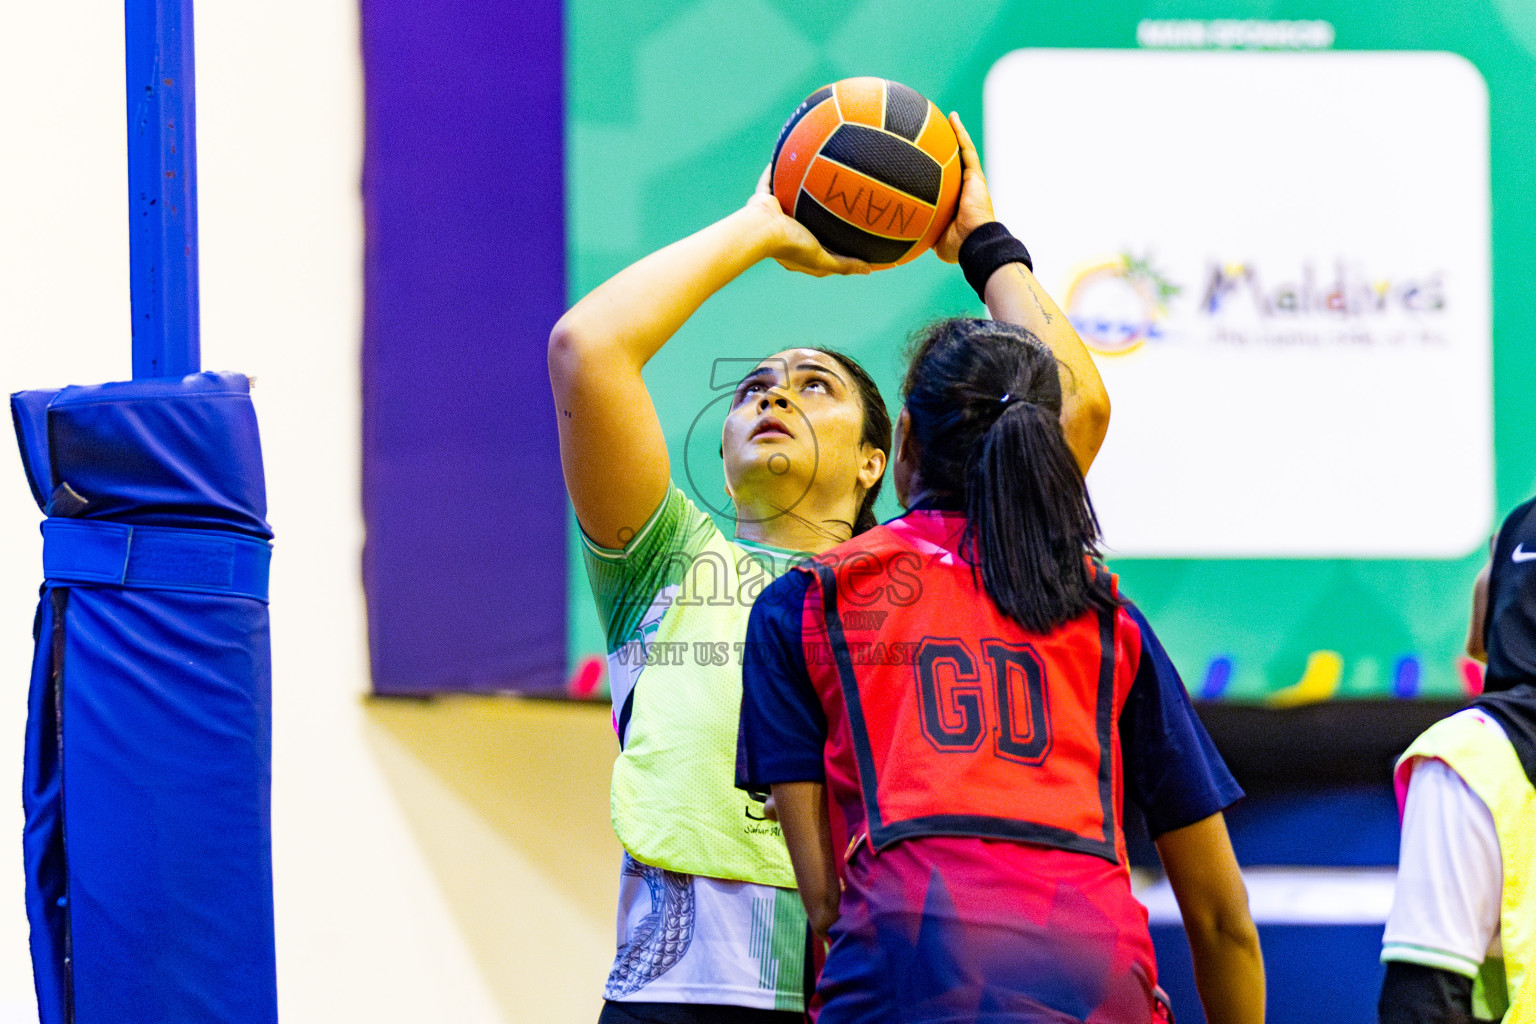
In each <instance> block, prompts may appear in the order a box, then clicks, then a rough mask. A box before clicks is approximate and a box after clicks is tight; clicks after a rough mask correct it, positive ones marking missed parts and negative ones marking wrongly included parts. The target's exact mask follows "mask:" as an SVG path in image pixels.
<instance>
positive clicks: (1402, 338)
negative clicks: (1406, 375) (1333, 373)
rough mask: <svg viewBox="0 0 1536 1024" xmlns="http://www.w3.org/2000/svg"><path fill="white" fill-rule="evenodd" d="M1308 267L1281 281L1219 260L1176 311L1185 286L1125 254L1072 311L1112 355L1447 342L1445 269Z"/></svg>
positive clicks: (1092, 282) (1090, 277)
mask: <svg viewBox="0 0 1536 1024" xmlns="http://www.w3.org/2000/svg"><path fill="white" fill-rule="evenodd" d="M1298 269H1299V272H1298V273H1294V274H1291V275H1289V276H1284V277H1279V278H1275V279H1273V280H1271V279H1268V278H1266V277H1265V276H1264V275H1262V274H1261V273H1260V272H1259V268H1258V266H1257V265H1256V264H1255V263H1252V262H1247V263H1229V262H1222V261H1219V260H1210V261H1208V262H1207V264H1206V268H1205V270H1204V272H1203V273H1200V274H1198V280H1199V282H1200V286H1199V287H1198V288H1196V289H1193V290H1191V291H1189V292H1188V294H1187V295H1184V298H1183V299H1181V300H1180V301H1179V302H1178V303H1177V306H1178V308H1177V309H1176V310H1175V311H1174V312H1172V313H1170V311H1169V306H1170V304H1172V303H1173V302H1174V300H1175V299H1179V298H1180V296H1181V294H1184V293H1185V289H1184V287H1183V286H1182V285H1179V284H1175V283H1173V281H1171V280H1170V279H1169V275H1168V274H1166V273H1164V272H1163V271H1161V270H1159V269H1158V268H1157V267H1154V266H1153V265H1152V260H1151V257H1150V256H1148V257H1144V258H1140V259H1138V258H1136V257H1134V256H1132V255H1131V254H1130V253H1123V254H1121V255H1120V256H1119V257H1117V258H1115V259H1112V260H1106V261H1103V262H1099V263H1092V264H1089V265H1087V266H1086V267H1084V268H1083V269H1082V270H1081V271H1079V272H1078V274H1077V276H1076V277H1074V278H1073V279H1072V281H1071V283H1070V284H1069V285H1068V286H1067V293H1066V301H1065V302H1064V303H1063V306H1065V308H1066V313H1067V318H1068V319H1069V320H1071V321H1072V326H1073V327H1074V328H1076V329H1077V333H1078V336H1079V337H1081V338H1082V339H1083V344H1085V345H1087V346H1088V348H1089V349H1090V350H1092V351H1093V352H1095V353H1096V354H1098V355H1104V356H1120V355H1126V354H1128V353H1131V352H1135V351H1136V350H1137V349H1139V348H1141V347H1142V346H1143V345H1145V344H1146V343H1147V342H1162V341H1170V340H1179V341H1188V342H1196V343H1200V342H1202V341H1203V342H1208V343H1214V344H1223V345H1231V344H1245V345H1246V344H1262V345H1271V344H1273V345H1287V346H1291V347H1295V346H1298V345H1303V346H1309V345H1323V344H1335V343H1340V344H1342V343H1345V342H1347V343H1349V344H1350V345H1352V346H1356V347H1358V346H1360V345H1362V344H1377V343H1380V344H1388V345H1398V344H1405V343H1412V342H1424V343H1430V342H1442V341H1444V338H1443V336H1442V334H1441V333H1440V331H1439V328H1438V326H1437V324H1438V321H1439V314H1442V313H1444V312H1445V308H1446V294H1445V293H1446V288H1445V274H1444V272H1442V271H1436V272H1433V273H1429V274H1422V275H1418V276H1415V277H1411V278H1402V277H1394V278H1387V277H1381V276H1376V275H1371V274H1367V273H1366V272H1365V271H1364V270H1363V269H1362V268H1360V267H1358V266H1355V265H1353V264H1350V263H1346V262H1344V261H1339V262H1337V263H1335V264H1334V265H1333V266H1332V267H1329V268H1328V269H1327V270H1325V271H1322V272H1319V270H1318V268H1317V266H1316V265H1315V264H1314V263H1312V262H1311V261H1304V262H1303V263H1302V264H1301V265H1300V267H1299V268H1298ZM1186 280H1188V278H1186ZM1188 300H1193V301H1188Z"/></svg>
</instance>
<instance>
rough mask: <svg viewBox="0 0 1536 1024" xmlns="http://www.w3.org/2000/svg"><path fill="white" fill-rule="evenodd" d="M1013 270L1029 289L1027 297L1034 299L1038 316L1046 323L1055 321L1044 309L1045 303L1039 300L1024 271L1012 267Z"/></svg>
mask: <svg viewBox="0 0 1536 1024" xmlns="http://www.w3.org/2000/svg"><path fill="white" fill-rule="evenodd" d="M1013 272H1014V273H1015V274H1017V275H1019V280H1021V281H1023V282H1024V287H1025V288H1026V289H1027V290H1028V291H1029V297H1030V298H1031V299H1034V300H1035V308H1036V309H1037V310H1039V311H1040V318H1041V319H1042V320H1044V321H1045V322H1046V323H1047V324H1053V323H1055V322H1056V318H1055V317H1054V316H1052V315H1051V314H1050V312H1049V311H1047V310H1046V308H1045V303H1043V302H1041V301H1040V295H1039V293H1038V292H1036V291H1035V286H1034V285H1033V284H1032V283H1031V282H1030V280H1029V278H1028V277H1026V276H1025V275H1024V271H1022V270H1020V269H1019V268H1018V267H1014V268H1013Z"/></svg>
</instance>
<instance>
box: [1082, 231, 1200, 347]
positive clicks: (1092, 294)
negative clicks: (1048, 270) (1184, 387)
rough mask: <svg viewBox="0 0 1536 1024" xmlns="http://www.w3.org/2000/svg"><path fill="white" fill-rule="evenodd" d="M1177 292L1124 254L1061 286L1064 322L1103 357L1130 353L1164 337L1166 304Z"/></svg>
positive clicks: (1146, 262) (1147, 265) (1148, 265)
mask: <svg viewBox="0 0 1536 1024" xmlns="http://www.w3.org/2000/svg"><path fill="white" fill-rule="evenodd" d="M1181 290H1182V289H1181V288H1180V287H1179V286H1178V285H1176V284H1173V283H1172V282H1170V281H1169V280H1168V279H1167V278H1166V277H1165V276H1163V274H1162V273H1160V272H1159V271H1158V270H1157V269H1155V268H1154V267H1153V266H1152V261H1151V257H1150V256H1149V257H1146V258H1143V259H1137V258H1136V257H1134V256H1132V255H1131V254H1130V253H1122V254H1121V255H1120V256H1119V257H1118V258H1116V259H1113V260H1109V261H1107V262H1104V263H1095V264H1093V265H1091V266H1088V267H1087V268H1085V269H1084V270H1082V271H1081V272H1080V273H1079V274H1078V275H1077V277H1076V278H1074V279H1073V281H1072V283H1071V284H1070V285H1069V286H1068V287H1067V298H1066V302H1065V306H1066V313H1067V319H1068V320H1070V321H1072V326H1073V327H1075V328H1076V329H1077V333H1078V336H1079V337H1081V338H1082V339H1083V344H1085V345H1087V346H1088V347H1089V348H1090V349H1091V350H1092V351H1094V352H1096V353H1098V354H1099V355H1104V356H1118V355H1124V354H1126V353H1127V352H1134V351H1136V350H1137V349H1138V348H1140V347H1141V346H1142V345H1143V344H1144V343H1146V342H1148V341H1156V340H1160V339H1161V338H1163V337H1164V329H1163V324H1164V321H1165V320H1166V319H1167V317H1168V302H1169V300H1170V299H1172V298H1173V297H1174V296H1175V295H1177V294H1178V293H1179V292H1180V291H1181Z"/></svg>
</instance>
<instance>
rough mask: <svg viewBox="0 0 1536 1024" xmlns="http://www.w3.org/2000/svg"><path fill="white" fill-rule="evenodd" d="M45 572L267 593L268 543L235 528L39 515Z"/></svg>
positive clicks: (118, 582) (128, 583) (140, 585)
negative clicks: (130, 523) (235, 531)
mask: <svg viewBox="0 0 1536 1024" xmlns="http://www.w3.org/2000/svg"><path fill="white" fill-rule="evenodd" d="M42 525H43V576H44V577H45V578H46V579H47V581H48V584H49V585H50V586H57V585H67V584H76V585H79V584H86V585H97V586H117V587H131V588H137V589H143V590H182V591H192V592H194V593H200V594H228V595H230V596H233V597H251V598H255V599H256V600H258V601H265V600H267V579H268V572H269V568H270V565H271V562H272V546H271V545H270V544H268V543H267V542H266V541H260V540H255V539H253V538H251V537H244V536H240V535H238V534H233V533H226V532H223V531H215V530H182V529H177V528H175V527H168V526H126V525H124V524H122V523H105V522H100V521H96V520H88V519H60V518H52V519H45V520H43V524H42Z"/></svg>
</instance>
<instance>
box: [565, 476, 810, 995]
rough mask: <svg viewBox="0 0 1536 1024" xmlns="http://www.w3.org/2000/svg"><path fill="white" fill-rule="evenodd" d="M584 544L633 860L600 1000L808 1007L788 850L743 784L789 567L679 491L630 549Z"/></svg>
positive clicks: (784, 556) (779, 554)
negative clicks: (742, 752)
mask: <svg viewBox="0 0 1536 1024" xmlns="http://www.w3.org/2000/svg"><path fill="white" fill-rule="evenodd" d="M583 540H584V541H585V561H586V565H587V575H588V578H589V579H590V581H591V584H592V593H593V597H594V598H595V599H596V601H597V608H598V614H599V617H600V619H601V621H602V624H603V628H604V631H605V633H606V635H607V643H608V669H609V673H608V675H609V681H610V688H611V690H612V695H613V707H614V728H615V730H616V731H617V733H618V735H619V745H620V753H619V757H618V760H617V761H616V762H615V763H614V773H613V789H612V794H611V811H612V816H613V827H614V831H615V832H616V833H617V834H618V837H619V841H620V842H621V843H623V844H624V848H625V850H626V851H627V854H626V856H625V859H624V871H623V874H622V875H621V878H620V893H619V920H618V926H619V949H618V956H617V958H616V959H615V961H614V967H613V972H612V974H611V975H610V976H609V980H608V987H607V991H606V993H605V994H606V996H607V998H609V999H620V1000H622V999H635V1000H644V1001H649V1002H683V1003H724V1004H729V1005H737V1006H752V1007H759V1008H764V1009H782V1010H793V1011H798V1010H800V1009H802V1008H803V1001H804V997H803V989H802V984H803V976H804V952H805V936H806V921H805V912H804V910H803V908H802V907H801V905H800V899H799V896H798V894H797V893H796V892H795V891H794V889H793V886H794V873H793V870H792V869H791V867H790V863H789V854H788V852H787V851H786V850H785V848H784V841H783V838H782V835H781V833H780V831H779V827H778V825H777V823H775V822H771V821H765V820H763V816H762V804H761V803H759V802H757V801H754V800H753V799H752V798H751V797H749V796H748V795H747V794H746V793H743V792H741V791H740V790H738V789H736V788H735V784H734V783H735V766H736V731H737V726H738V720H739V717H740V714H741V655H742V650H743V647H744V643H745V640H746V632H747V618H748V615H749V614H750V612H751V608H752V602H753V601H755V600H756V599H757V597H758V595H759V594H761V593H762V592H763V590H764V589H765V588H766V587H767V586H768V584H769V583H771V582H773V580H774V579H776V578H777V577H778V575H779V574H780V573H782V572H783V571H784V570H785V569H786V568H788V565H789V563H790V560H791V559H792V558H793V557H794V556H793V555H791V554H790V553H788V552H784V551H781V550H778V549H775V548H768V547H763V546H760V545H756V544H752V543H749V542H744V541H737V540H732V539H730V538H727V537H726V536H725V535H724V534H723V533H721V532H720V530H719V528H718V527H716V526H715V524H714V521H713V520H712V519H710V518H709V516H707V515H705V514H704V513H703V512H701V511H699V509H698V508H697V507H696V506H694V504H693V503H692V502H690V501H689V500H688V499H687V498H686V497H685V496H684V495H683V493H682V491H681V490H679V489H678V488H677V487H676V486H675V485H674V486H673V487H672V488H671V489H670V491H669V492H668V494H667V497H666V499H665V500H664V501H663V502H662V504H661V507H660V508H658V509H657V510H656V513H655V514H654V515H653V516H652V517H651V519H650V520H649V521H648V522H647V523H646V524H645V526H644V527H642V528H641V529H640V531H639V532H638V533H637V534H636V535H635V537H634V538H633V539H632V540H631V541H630V542H629V544H628V545H627V546H626V547H625V548H624V549H623V550H622V551H613V550H608V549H605V548H599V547H597V546H596V545H594V544H592V543H591V542H590V541H587V540H586V538H583Z"/></svg>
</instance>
